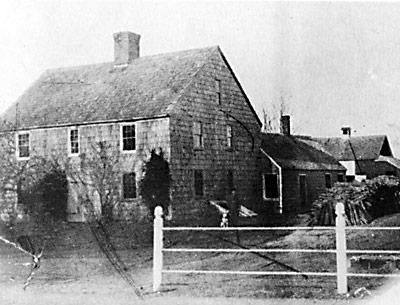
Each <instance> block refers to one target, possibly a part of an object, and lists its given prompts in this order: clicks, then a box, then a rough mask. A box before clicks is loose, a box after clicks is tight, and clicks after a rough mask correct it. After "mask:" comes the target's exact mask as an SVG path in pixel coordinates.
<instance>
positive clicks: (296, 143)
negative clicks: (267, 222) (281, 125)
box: [261, 133, 346, 171]
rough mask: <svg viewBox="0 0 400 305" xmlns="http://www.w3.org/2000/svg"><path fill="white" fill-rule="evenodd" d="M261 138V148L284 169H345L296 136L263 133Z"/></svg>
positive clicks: (330, 157)
mask: <svg viewBox="0 0 400 305" xmlns="http://www.w3.org/2000/svg"><path fill="white" fill-rule="evenodd" d="M261 138H262V142H261V148H262V150H264V151H265V152H266V153H267V154H268V155H269V156H270V157H271V158H272V159H274V160H275V162H277V163H278V164H279V165H280V166H281V167H283V168H284V169H298V170H335V171H345V170H346V169H345V168H344V167H343V166H342V165H341V164H340V163H339V162H338V161H337V160H336V159H335V158H333V157H332V156H331V155H329V154H327V153H324V152H323V151H321V150H319V149H316V148H314V147H312V146H310V145H308V144H306V143H304V142H302V141H300V140H299V139H298V138H297V137H296V136H286V135H282V134H273V133H263V134H262V136H261Z"/></svg>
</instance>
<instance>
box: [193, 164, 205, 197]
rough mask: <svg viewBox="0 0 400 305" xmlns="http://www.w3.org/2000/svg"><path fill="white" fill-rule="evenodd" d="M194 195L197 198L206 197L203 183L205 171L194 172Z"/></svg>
mask: <svg viewBox="0 0 400 305" xmlns="http://www.w3.org/2000/svg"><path fill="white" fill-rule="evenodd" d="M194 195H195V196H196V197H203V195H204V181H203V171H201V170H195V171H194Z"/></svg>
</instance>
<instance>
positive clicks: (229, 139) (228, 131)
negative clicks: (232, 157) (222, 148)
mask: <svg viewBox="0 0 400 305" xmlns="http://www.w3.org/2000/svg"><path fill="white" fill-rule="evenodd" d="M226 145H227V146H228V147H232V126H231V125H226Z"/></svg>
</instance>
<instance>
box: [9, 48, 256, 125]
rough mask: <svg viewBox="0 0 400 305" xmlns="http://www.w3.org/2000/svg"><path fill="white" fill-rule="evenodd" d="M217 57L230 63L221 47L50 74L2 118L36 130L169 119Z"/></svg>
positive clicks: (73, 68) (35, 84)
mask: <svg viewBox="0 0 400 305" xmlns="http://www.w3.org/2000/svg"><path fill="white" fill-rule="evenodd" d="M215 54H220V55H222V58H223V60H224V61H225V62H226V59H225V57H224V56H223V54H222V52H221V50H220V48H219V47H209V48H202V49H193V50H186V51H180V52H173V53H167V54H160V55H153V56H144V57H139V58H137V59H135V60H134V61H133V62H132V63H130V64H129V65H125V66H120V67H116V66H115V65H114V63H113V62H109V63H102V64H93V65H85V66H78V67H70V68H60V69H53V70H48V71H46V72H45V73H43V74H42V75H41V76H40V77H39V79H38V80H37V81H36V82H35V83H34V84H33V85H32V86H31V87H30V88H29V89H28V90H27V91H26V92H25V93H24V94H23V95H22V96H21V97H20V98H19V99H18V100H17V101H16V103H14V104H13V105H12V106H11V107H10V108H9V109H8V110H7V111H6V112H5V113H4V114H3V115H2V118H3V119H4V120H7V121H9V122H13V123H14V122H16V124H17V126H18V129H31V128H38V127H54V126H65V125H75V124H83V123H95V122H97V123H98V122H110V121H129V120H131V121H132V120H137V119H143V118H155V117H163V116H167V115H168V114H169V113H170V112H171V111H172V109H173V107H174V104H175V103H176V102H177V101H178V100H179V98H180V97H181V96H182V95H183V93H184V92H185V89H186V88H187V86H189V84H190V82H191V80H192V79H193V78H194V76H195V75H196V73H197V72H198V71H199V70H200V69H201V68H202V67H203V66H204V65H205V64H206V63H207V62H208V60H209V58H210V57H211V56H212V55H215ZM226 63H227V62H226ZM228 68H229V69H230V67H229V66H228ZM234 78H235V76H234ZM235 79H236V78H235ZM239 87H240V84H239ZM240 88H241V87H240ZM241 90H242V89H241ZM243 94H244V92H243ZM245 98H246V100H247V101H248V99H247V97H246V96H245ZM248 104H249V106H250V108H251V110H252V111H253V113H254V114H255V111H254V109H253V108H252V106H251V104H250V102H249V101H248ZM16 113H17V119H16ZM255 116H256V118H257V120H258V121H259V119H258V117H257V115H256V114H255Z"/></svg>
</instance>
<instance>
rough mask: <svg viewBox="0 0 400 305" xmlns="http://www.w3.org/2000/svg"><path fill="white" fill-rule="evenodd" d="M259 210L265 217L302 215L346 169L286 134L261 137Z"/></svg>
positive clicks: (343, 174)
mask: <svg viewBox="0 0 400 305" xmlns="http://www.w3.org/2000/svg"><path fill="white" fill-rule="evenodd" d="M261 138H262V142H261V171H262V197H263V210H264V211H265V212H266V213H268V212H271V213H280V214H283V213H284V214H296V213H302V212H306V211H308V210H309V209H310V208H311V204H312V202H313V201H314V200H315V199H317V198H318V196H319V195H320V194H321V193H322V192H324V191H325V190H326V189H327V188H330V187H332V186H333V184H334V183H335V182H343V181H344V177H345V173H346V168H345V167H343V166H342V165H341V164H340V163H339V162H338V161H337V160H336V159H335V158H333V157H332V156H331V155H329V154H327V153H325V152H323V151H321V150H318V149H316V148H314V147H312V146H310V145H308V144H306V143H304V142H302V141H301V140H299V139H298V137H297V136H292V135H290V134H286V135H285V134H272V133H264V134H262V136H261Z"/></svg>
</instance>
